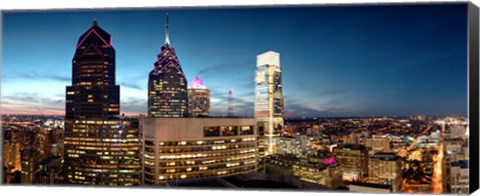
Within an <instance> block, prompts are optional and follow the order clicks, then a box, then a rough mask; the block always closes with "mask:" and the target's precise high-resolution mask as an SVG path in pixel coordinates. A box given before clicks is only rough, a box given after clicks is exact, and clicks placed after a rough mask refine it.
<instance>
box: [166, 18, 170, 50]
mask: <svg viewBox="0 0 480 196" xmlns="http://www.w3.org/2000/svg"><path fill="white" fill-rule="evenodd" d="M165 44H168V45H170V38H169V37H168V13H167V19H166V25H165Z"/></svg>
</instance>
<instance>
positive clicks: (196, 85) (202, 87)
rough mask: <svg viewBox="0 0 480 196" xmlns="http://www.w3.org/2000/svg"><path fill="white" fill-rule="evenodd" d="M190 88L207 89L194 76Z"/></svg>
mask: <svg viewBox="0 0 480 196" xmlns="http://www.w3.org/2000/svg"><path fill="white" fill-rule="evenodd" d="M190 88H194V89H206V88H207V87H206V86H205V84H204V83H203V82H202V80H200V78H198V76H195V78H194V79H193V82H192V83H191V84H190Z"/></svg>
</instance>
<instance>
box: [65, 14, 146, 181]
mask: <svg viewBox="0 0 480 196" xmlns="http://www.w3.org/2000/svg"><path fill="white" fill-rule="evenodd" d="M72 64H73V66H72V67H73V68H72V85H71V86H67V92H66V116H65V139H64V170H65V179H66V183H69V184H83V185H112V186H122V185H138V184H140V170H141V166H140V155H139V154H140V138H139V129H138V121H136V120H133V119H132V120H129V119H121V118H120V117H119V113H120V111H119V108H120V103H119V100H120V87H119V86H118V85H116V84H115V49H114V48H113V46H112V44H111V36H110V34H108V33H107V32H106V31H105V30H103V29H102V28H100V27H99V26H98V24H97V22H96V20H95V21H94V23H93V26H92V27H91V28H90V29H88V30H87V32H85V33H84V34H83V35H82V36H81V37H80V39H79V41H78V44H77V47H76V51H75V56H74V57H73V61H72Z"/></svg>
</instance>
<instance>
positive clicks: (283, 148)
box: [273, 135, 311, 156]
mask: <svg viewBox="0 0 480 196" xmlns="http://www.w3.org/2000/svg"><path fill="white" fill-rule="evenodd" d="M273 140H274V143H275V145H274V146H275V152H276V153H277V154H284V155H285V154H294V155H297V156H300V155H306V154H308V153H309V152H310V150H311V145H310V139H309V138H308V137H307V136H306V135H298V136H291V137H275V138H273Z"/></svg>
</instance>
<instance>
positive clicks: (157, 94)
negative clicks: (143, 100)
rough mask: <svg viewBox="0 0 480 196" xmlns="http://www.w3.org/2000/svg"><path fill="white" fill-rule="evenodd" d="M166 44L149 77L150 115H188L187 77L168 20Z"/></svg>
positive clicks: (161, 49)
mask: <svg viewBox="0 0 480 196" xmlns="http://www.w3.org/2000/svg"><path fill="white" fill-rule="evenodd" d="M165 34H166V36H165V44H164V45H163V46H162V47H161V48H160V54H158V55H157V61H156V62H155V63H154V65H153V70H152V71H151V72H150V75H149V78H148V116H150V117H186V116H188V91H187V79H186V78H185V74H183V70H182V67H181V66H180V62H179V61H178V58H177V54H176V53H175V50H174V49H173V47H172V46H171V45H170V39H169V35H168V14H167V20H166V32H165Z"/></svg>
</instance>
